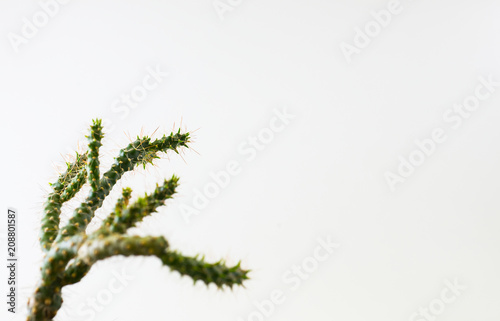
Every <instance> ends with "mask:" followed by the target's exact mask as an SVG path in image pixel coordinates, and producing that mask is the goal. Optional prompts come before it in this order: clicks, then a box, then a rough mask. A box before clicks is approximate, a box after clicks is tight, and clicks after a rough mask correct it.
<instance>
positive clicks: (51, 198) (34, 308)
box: [27, 119, 249, 321]
mask: <svg viewBox="0 0 500 321" xmlns="http://www.w3.org/2000/svg"><path fill="white" fill-rule="evenodd" d="M102 138H103V127H102V122H101V120H100V119H96V120H93V122H92V125H91V126H90V133H89V135H88V136H87V139H88V141H89V143H88V151H87V152H86V153H83V154H81V155H80V154H77V155H76V159H75V161H74V162H73V163H68V164H67V169H66V171H65V172H64V173H63V174H61V175H60V176H59V178H58V180H57V181H56V182H55V183H53V184H51V186H52V189H53V191H52V192H51V193H50V194H49V195H48V197H47V201H46V203H45V205H44V216H43V218H42V222H41V232H40V244H41V246H42V248H43V249H44V251H45V256H44V259H43V262H42V266H41V280H40V281H39V283H38V285H37V288H36V290H35V292H34V294H33V296H32V297H31V298H30V300H29V301H28V302H29V303H28V308H29V310H28V311H29V312H28V318H27V320H28V321H48V320H53V318H54V317H55V316H56V314H57V311H58V310H59V309H60V308H61V306H62V303H63V299H62V291H61V289H62V287H64V286H66V285H70V284H74V283H77V282H79V281H80V280H81V279H82V278H83V277H85V276H86V275H87V273H88V272H89V271H90V269H91V267H92V265H93V264H94V263H96V262H97V261H100V260H104V259H107V258H110V257H113V256H116V255H121V256H137V255H141V256H151V257H156V258H157V259H159V260H160V261H161V262H162V263H163V265H165V266H167V267H169V269H170V270H172V271H176V272H178V273H180V274H181V275H183V276H188V277H190V278H191V279H192V280H193V282H195V283H196V282H197V281H202V282H203V283H205V284H206V285H207V286H208V285H209V284H215V285H216V286H217V287H218V288H223V287H230V288H232V287H233V286H234V285H242V284H243V282H244V281H245V280H247V279H248V272H249V270H245V269H242V268H241V264H240V263H238V264H236V265H235V266H232V267H231V266H227V265H226V264H225V262H224V261H222V260H221V261H219V262H216V263H207V262H205V260H204V258H203V257H201V258H200V257H198V256H195V257H189V256H184V255H182V254H181V253H179V252H177V251H175V250H171V249H170V248H169V245H168V241H167V240H166V239H165V238H164V237H163V236H155V237H153V236H145V237H142V236H135V235H128V234H127V232H128V231H129V229H130V228H132V227H135V226H136V225H137V224H138V223H140V222H141V221H142V220H143V219H144V218H145V217H147V216H149V215H151V214H153V213H155V212H156V211H157V209H158V207H160V206H163V205H164V204H165V201H166V200H168V199H170V198H172V197H173V195H174V194H175V191H176V188H177V186H178V183H179V178H178V177H177V176H175V175H173V176H172V177H171V178H170V179H166V180H164V181H163V183H162V184H157V185H156V188H155V190H154V191H153V192H152V193H149V194H147V193H146V194H145V195H144V196H143V197H139V198H138V199H137V200H136V201H134V202H130V199H131V194H132V189H131V188H129V187H126V188H124V189H123V190H122V197H121V198H120V199H118V201H117V202H116V205H115V207H114V210H113V211H112V212H111V213H110V214H109V215H108V216H107V217H106V218H105V219H104V220H103V222H102V224H101V226H100V227H99V228H98V229H97V230H96V231H94V232H89V233H87V232H86V227H87V226H88V224H89V223H90V221H91V220H92V219H93V218H94V212H95V211H96V210H97V209H99V208H100V207H101V206H102V204H103V201H104V199H105V198H106V197H107V196H108V195H109V193H110V191H111V189H112V188H113V187H114V186H115V184H116V183H117V181H118V180H119V179H120V178H121V177H122V176H123V174H125V173H126V172H128V171H131V170H133V169H134V168H135V167H136V166H138V165H142V166H143V167H146V166H147V165H148V164H151V163H152V162H153V160H154V159H157V158H159V157H160V154H161V153H166V152H168V151H169V150H173V151H174V152H175V153H177V154H178V153H179V149H180V148H182V147H186V148H187V147H188V144H189V142H190V135H189V133H181V132H180V129H179V130H178V131H177V132H172V133H171V134H170V135H164V136H163V137H161V138H159V139H155V140H152V139H151V138H149V137H147V136H146V137H137V139H136V140H135V141H134V142H131V143H130V144H129V145H128V146H126V147H125V148H123V149H121V150H120V151H119V153H118V156H117V157H115V161H114V163H113V164H112V165H111V168H110V169H109V170H108V171H106V172H105V173H104V174H102V175H100V171H99V148H100V147H101V145H102V144H101V140H102ZM86 183H88V184H89V185H90V186H91V190H90V192H89V194H88V196H87V198H86V199H85V201H84V202H82V203H81V204H80V206H78V207H77V208H76V209H75V210H74V212H73V215H72V217H71V218H70V220H69V223H68V224H66V225H65V226H63V227H61V228H59V221H60V218H59V216H60V214H61V206H62V205H63V203H65V202H67V201H69V200H70V199H72V198H74V197H75V195H76V193H78V191H79V190H80V189H81V188H82V186H83V185H85V184H86Z"/></svg>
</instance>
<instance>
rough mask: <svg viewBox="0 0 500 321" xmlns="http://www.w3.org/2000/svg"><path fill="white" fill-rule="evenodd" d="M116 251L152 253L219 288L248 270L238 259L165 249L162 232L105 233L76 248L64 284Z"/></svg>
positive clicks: (237, 280) (240, 280)
mask: <svg viewBox="0 0 500 321" xmlns="http://www.w3.org/2000/svg"><path fill="white" fill-rule="evenodd" d="M115 255H124V256H132V255H141V256H155V257H157V258H159V259H160V260H161V262H162V263H163V265H166V266H168V267H169V268H170V269H171V270H174V271H177V272H179V273H180V274H181V275H183V276H189V277H191V279H193V281H194V282H196V281H202V282H204V283H205V284H206V285H209V284H210V283H213V284H215V285H216V286H217V287H218V288H222V287H223V286H229V287H233V286H234V285H241V284H242V283H243V281H244V280H246V279H248V276H247V274H248V272H249V271H248V270H244V269H242V268H241V266H240V263H238V264H236V265H235V266H232V267H228V266H226V265H225V264H224V262H223V261H219V262H216V263H206V262H205V261H204V260H203V258H201V259H200V258H198V257H189V256H184V255H182V254H180V253H178V252H176V251H170V250H168V243H167V241H166V240H165V239H164V238H163V237H161V236H160V237H152V236H147V237H141V236H123V235H119V234H112V235H111V236H108V237H103V238H96V239H89V240H87V241H86V242H85V244H84V245H82V246H81V247H80V249H79V250H78V256H77V257H76V259H75V263H74V264H72V265H71V268H70V269H67V270H66V271H67V272H71V273H72V274H73V276H71V275H68V277H67V278H65V281H64V282H65V283H66V284H71V283H72V282H73V281H74V282H77V281H78V280H80V279H81V278H83V276H84V274H83V275H81V274H82V273H86V272H88V270H89V269H90V266H91V265H92V264H94V263H95V262H97V261H99V260H103V259H106V258H109V257H112V256H115ZM78 262H80V263H78Z"/></svg>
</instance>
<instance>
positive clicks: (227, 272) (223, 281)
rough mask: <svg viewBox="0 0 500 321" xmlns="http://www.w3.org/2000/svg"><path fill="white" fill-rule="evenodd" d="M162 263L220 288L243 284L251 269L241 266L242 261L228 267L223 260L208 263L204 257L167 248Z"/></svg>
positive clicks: (161, 257)
mask: <svg viewBox="0 0 500 321" xmlns="http://www.w3.org/2000/svg"><path fill="white" fill-rule="evenodd" d="M159 258H160V260H161V261H162V263H163V264H164V265H166V266H168V267H169V268H170V269H172V270H174V271H177V272H179V273H180V274H181V275H183V276H184V275H187V276H189V277H191V278H192V279H193V281H194V282H195V283H196V281H203V283H205V284H206V285H209V284H210V283H214V284H215V285H216V286H217V287H218V288H222V287H223V286H228V287H230V288H232V287H233V286H234V285H242V283H243V281H245V280H247V279H248V276H247V275H248V273H249V272H250V270H244V269H242V268H241V264H240V263H241V262H239V263H238V264H236V265H235V266H232V267H228V266H226V265H225V264H224V262H223V261H222V260H221V261H219V262H216V263H206V262H205V261H204V259H203V258H201V259H200V258H198V257H197V256H195V257H189V256H184V255H182V254H180V253H178V252H176V251H169V250H166V251H165V252H164V253H163V254H162V255H161V256H160V257H159Z"/></svg>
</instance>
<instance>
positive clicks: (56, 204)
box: [40, 153, 87, 251]
mask: <svg viewBox="0 0 500 321" xmlns="http://www.w3.org/2000/svg"><path fill="white" fill-rule="evenodd" d="M86 161H87V154H83V155H79V154H78V153H77V154H76V160H75V162H74V163H72V164H71V163H67V169H66V171H65V172H64V173H63V174H61V175H60V176H59V178H58V179H57V181H56V182H55V183H53V184H51V186H52V189H53V191H52V193H50V194H49V196H48V197H47V201H46V202H45V205H44V216H43V218H42V224H41V231H40V245H41V246H42V248H43V249H44V250H45V251H48V250H49V249H50V247H51V244H52V242H53V241H54V239H55V238H56V235H57V232H58V229H59V221H60V218H59V216H60V214H61V207H62V205H63V203H64V202H66V201H67V200H68V199H69V198H68V196H69V195H70V194H73V195H74V194H76V192H78V191H79V190H80V188H81V185H82V184H80V182H81V177H80V176H81V172H82V170H83V169H84V168H85V164H86ZM83 180H85V179H83Z"/></svg>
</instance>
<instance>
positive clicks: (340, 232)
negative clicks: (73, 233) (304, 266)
mask: <svg viewBox="0 0 500 321" xmlns="http://www.w3.org/2000/svg"><path fill="white" fill-rule="evenodd" d="M42 3H45V1H43V2H42ZM232 3H233V5H232V7H231V8H232V9H231V10H230V11H227V12H224V13H223V14H222V18H223V19H221V15H219V14H218V12H217V10H216V9H215V8H214V5H213V3H212V1H211V0H203V1H201V0H191V1H168V0H164V1H129V0H120V1H76V0H74V1H70V2H69V3H68V4H65V5H60V6H59V9H58V12H57V13H56V14H55V15H54V16H53V17H51V18H50V19H49V20H48V22H47V23H45V24H44V25H43V26H41V27H40V28H39V30H38V32H37V33H36V34H35V35H34V36H33V37H31V38H30V39H27V40H26V41H25V43H22V44H20V45H19V46H15V45H14V46H13V44H12V41H11V39H12V37H13V36H12V34H16V35H18V36H22V29H23V27H24V26H25V24H26V21H32V19H33V17H34V15H36V14H38V13H40V12H43V11H41V10H42V9H41V7H40V3H39V2H38V1H4V2H2V4H0V104H1V106H2V109H1V110H2V115H1V119H2V124H1V131H2V132H1V134H2V137H3V140H2V141H3V143H2V158H1V162H2V166H0V168H1V169H2V177H1V178H2V184H1V195H2V198H1V203H2V211H4V212H5V211H6V208H7V207H8V206H11V207H15V208H17V209H18V211H19V213H20V214H19V215H20V219H19V228H18V229H19V235H20V239H19V249H20V253H19V258H20V261H19V264H20V268H19V270H18V278H19V282H20V290H19V291H20V292H19V298H18V301H19V302H18V303H19V305H20V306H21V308H20V310H19V313H18V314H17V315H16V316H15V317H14V316H13V315H11V314H7V313H6V309H7V306H6V304H3V303H2V304H0V307H1V308H0V310H1V313H2V314H1V316H0V319H2V320H23V319H24V318H25V315H24V313H25V310H24V306H25V304H26V300H27V297H28V295H29V294H30V292H31V291H32V290H33V287H34V284H35V282H36V281H37V279H38V278H39V270H38V269H39V265H40V262H41V259H42V253H41V250H40V248H39V245H38V228H39V221H40V217H41V209H42V204H43V201H44V197H45V196H46V195H47V193H48V191H49V190H50V189H49V185H48V183H49V182H52V181H54V180H55V179H56V178H57V168H59V166H60V165H61V164H62V163H63V162H64V158H63V157H66V155H68V154H69V153H71V152H72V151H74V150H80V151H83V150H85V144H86V143H85V138H84V135H85V133H86V130H87V128H88V125H89V124H90V122H91V119H92V118H96V117H100V118H103V119H104V120H105V121H106V122H107V124H112V125H113V130H112V131H108V133H107V136H106V139H105V141H104V143H105V145H104V146H103V148H102V151H101V154H102V157H101V164H102V167H101V170H102V171H104V170H106V169H107V167H108V166H109V164H111V162H112V157H113V156H114V155H115V154H116V152H117V151H118V149H119V148H121V147H123V146H124V145H125V144H127V143H128V142H129V138H128V136H130V137H131V138H134V137H135V136H137V135H138V134H140V133H141V128H142V130H143V132H144V133H145V134H151V133H152V132H153V131H154V130H155V129H156V128H157V127H158V126H159V127H160V128H159V129H158V130H157V132H156V134H155V135H156V136H155V137H158V136H161V135H162V134H164V133H169V131H170V130H171V128H172V127H173V126H174V123H175V128H178V127H179V125H180V123H181V122H182V128H184V129H187V130H189V131H194V130H196V129H197V131H196V132H195V134H194V135H195V140H194V141H193V143H192V145H191V146H192V147H193V148H194V149H195V150H196V151H197V152H198V153H199V154H197V153H196V152H194V151H191V150H184V151H183V159H184V160H182V159H181V158H180V157H179V156H177V155H175V154H169V155H168V157H169V159H166V158H165V159H163V160H161V161H158V162H157V163H156V167H150V168H149V169H147V170H145V171H144V170H141V169H139V170H137V171H136V173H135V174H133V175H128V176H127V177H126V178H125V181H124V182H123V184H122V186H131V187H132V188H133V189H134V194H133V195H134V196H135V197H137V196H138V195H140V194H141V193H143V192H145V191H151V190H152V188H154V184H155V183H156V182H160V181H161V180H162V178H163V177H169V176H170V175H172V174H173V173H176V174H177V175H179V176H180V177H181V187H180V189H179V193H178V194H177V196H176V198H175V199H174V200H171V201H169V202H168V206H167V207H163V208H161V210H160V212H159V213H158V214H155V215H154V217H152V218H150V219H147V220H146V221H145V222H144V224H143V225H141V227H140V229H138V230H136V231H135V232H136V233H141V234H144V235H146V234H153V235H164V236H165V237H167V238H168V239H169V241H170V244H171V247H172V248H176V249H179V250H182V251H183V252H184V253H186V254H190V255H192V254H196V253H205V254H206V255H207V260H209V261H216V260H218V259H219V258H225V259H227V260H228V262H229V263H230V264H234V263H236V262H237V261H238V260H239V259H242V261H243V266H244V267H246V268H250V269H252V270H253V271H252V273H251V280H250V281H249V282H247V283H246V289H242V288H241V289H235V290H234V291H229V290H228V291H224V292H220V291H216V290H215V289H214V288H212V287H210V288H209V289H207V288H206V287H205V286H203V285H202V284H196V286H192V282H191V281H190V280H189V279H188V278H185V277H184V278H181V277H179V275H178V274H176V273H171V272H169V270H168V269H167V268H165V267H161V265H160V263H159V261H158V260H156V259H152V258H151V259H145V260H137V259H135V260H134V259H131V260H130V259H129V260H121V259H113V260H109V261H106V262H100V263H99V264H97V265H96V266H94V268H93V269H92V272H91V275H89V276H88V277H86V278H85V279H84V280H82V282H81V283H80V284H77V285H74V286H70V287H67V288H65V289H64V290H63V293H64V298H65V302H64V305H63V309H62V310H61V311H60V315H58V317H57V318H56V320H61V321H63V320H65V321H67V320H70V321H71V320H119V321H127V320H138V319H140V320H201V319H203V320H218V321H225V320H228V321H229V320H231V321H236V320H238V318H241V319H242V320H260V317H259V316H258V314H259V313H260V312H258V311H259V310H258V309H257V308H256V306H255V304H254V302H255V301H256V302H262V301H264V300H268V299H269V298H270V296H271V293H272V292H273V291H275V290H278V291H281V292H282V293H283V296H284V297H285V301H284V302H283V303H281V304H278V305H276V306H275V307H274V308H273V309H272V311H271V312H270V313H268V316H267V317H265V320H277V321H278V320H293V321H295V320H297V321H298V320H318V321H320V320H321V321H333V320H345V321H351V320H352V321H358V320H359V321H361V320H371V321H375V320H376V321H379V320H380V321H396V320H414V321H416V320H425V319H424V318H422V317H419V316H415V315H414V314H415V313H417V314H418V313H419V308H429V305H430V304H431V305H432V304H434V305H435V306H434V309H436V308H440V309H441V308H442V310H443V311H439V315H436V314H434V315H431V317H435V319H432V320H429V321H434V320H443V321H444V320H454V321H465V320H485V321H490V320H491V321H492V320H499V318H500V305H499V302H500V291H499V288H500V272H499V271H500V259H499V249H500V219H499V217H500V215H499V214H500V205H499V202H498V198H499V196H500V183H499V181H500V144H499V138H500V132H499V131H498V128H499V127H498V119H499V117H500V110H499V108H498V106H499V103H500V87H498V86H497V87H496V88H495V89H496V90H497V91H499V92H494V93H492V94H491V96H490V97H489V98H488V99H485V100H484V101H481V102H480V106H479V108H477V110H475V111H474V112H471V113H470V114H469V115H468V118H465V119H463V122H462V123H461V124H460V126H457V128H453V127H452V125H453V123H450V122H446V121H445V120H444V119H443V115H445V113H447V110H449V109H450V108H453V105H454V104H456V103H462V102H463V101H464V99H466V98H467V97H470V96H471V95H473V94H474V91H475V88H476V87H477V86H478V85H479V84H480V81H479V79H480V78H481V77H482V78H484V79H488V77H490V78H492V79H493V80H499V81H500V36H499V30H500V23H499V20H498V16H499V14H500V3H498V2H497V1H493V0H489V1H487V0H484V1H440V2H438V3H436V1H430V0H419V1H410V0H401V2H400V3H399V8H400V13H399V14H395V15H392V16H391V18H390V20H391V21H390V22H389V23H388V25H387V26H385V27H383V28H381V30H380V32H378V34H377V35H375V36H374V37H372V38H371V40H370V43H369V44H368V45H367V46H365V47H364V48H362V49H360V52H359V53H357V54H353V55H352V56H350V58H352V59H351V62H350V63H348V59H346V56H345V55H344V54H343V52H342V50H341V44H342V43H346V44H350V45H353V43H354V38H355V36H356V30H357V29H356V28H360V29H363V28H364V27H365V26H366V24H367V23H373V21H376V20H374V17H373V16H372V15H371V14H370V13H371V12H373V11H376V12H380V10H382V9H386V8H387V6H388V4H389V1H347V0H342V1H340V0H337V1H314V0H313V1H297V0H287V1H285V0H281V1H278V0H275V1H263V0H243V1H241V2H238V1H235V0H233V1H232ZM24 18H26V19H27V20H23V19H24ZM16 49H17V50H16ZM157 66H158V68H160V69H161V70H162V71H165V72H166V71H168V72H169V75H168V77H165V78H163V81H162V82H161V83H160V84H159V85H158V87H157V88H156V89H154V90H151V91H149V92H148V95H147V98H146V99H144V100H143V101H142V102H140V103H139V104H138V106H137V107H136V108H134V109H130V110H128V112H129V113H128V115H127V116H124V112H123V110H122V111H120V112H117V110H116V109H115V110H113V109H112V105H113V104H114V102H115V100H116V99H120V96H121V95H123V94H130V93H131V91H132V90H134V88H135V87H136V86H138V85H141V83H142V80H143V78H144V77H145V76H146V75H147V74H148V71H147V68H148V67H151V68H153V69H155V68H157ZM285 109H286V110H287V111H288V113H290V114H292V115H294V118H293V119H291V120H290V122H289V123H288V124H287V125H286V126H285V127H284V129H283V130H282V131H280V132H276V133H274V137H273V139H272V140H270V141H268V143H267V144H263V148H262V150H259V151H257V152H256V157H255V158H254V159H252V160H251V161H248V158H249V155H248V154H245V153H242V152H241V150H240V148H242V147H241V146H242V144H247V145H243V146H246V147H248V146H250V145H248V139H249V137H251V136H256V135H258V134H259V133H262V131H263V130H264V131H265V128H268V127H269V123H270V121H271V120H272V119H273V117H274V115H275V114H274V111H273V110H278V111H283V110H285ZM436 128H441V129H442V130H443V131H444V133H445V135H446V137H447V138H446V140H445V141H444V142H442V143H439V144H436V146H435V148H434V150H433V152H432V153H431V154H430V155H429V156H426V157H425V160H424V161H423V163H422V164H421V165H419V166H416V168H415V169H414V172H413V173H412V174H411V175H408V177H407V178H405V179H404V182H402V183H398V184H397V185H396V186H395V189H394V190H391V188H390V186H389V184H388V182H387V179H386V176H385V175H386V174H387V173H388V172H392V173H394V174H398V166H399V165H400V161H401V158H400V156H401V157H402V158H404V159H406V160H408V157H409V155H411V153H412V152H414V151H416V150H417V151H418V147H417V145H416V144H415V140H416V139H418V140H425V139H429V138H430V137H431V133H432V132H433V130H434V129H436ZM127 135H128V136H127ZM417 153H418V152H417ZM231 160H235V161H236V162H238V164H239V165H240V168H241V171H240V172H239V174H237V175H235V176H232V178H231V181H230V183H229V185H228V186H226V187H224V188H222V189H221V190H220V192H219V194H218V195H217V196H216V197H213V198H211V199H210V202H209V204H208V205H206V206H204V207H203V209H202V210H201V211H200V213H199V215H194V216H191V217H190V219H189V222H188V221H187V220H186V217H185V216H183V215H182V211H181V209H180V208H181V204H186V205H192V202H193V197H194V195H195V191H196V190H199V191H203V189H204V188H205V187H206V186H207V184H210V183H211V182H213V179H212V178H211V176H210V173H211V172H219V171H221V170H223V169H224V168H225V167H226V165H227V164H228V163H229V162H230V161H231ZM87 190H88V189H87ZM116 191H117V189H115V190H114V192H116ZM84 196H85V191H84V192H82V193H81V194H79V195H78V199H80V200H81V199H83V198H84ZM116 197H117V195H116V193H113V195H112V196H111V197H110V199H109V202H107V203H106V206H107V208H108V209H109V208H111V207H112V203H113V201H115V200H116ZM76 204H77V201H75V202H72V203H71V204H68V205H69V206H66V207H65V211H64V213H65V216H64V218H63V219H67V217H68V215H70V213H71V206H75V205H76ZM106 213H107V212H106V211H105V210H104V211H100V212H98V215H100V216H101V217H102V216H104V215H106ZM5 225H6V219H5V218H4V219H2V222H1V224H0V227H1V231H2V232H4V231H5ZM327 236H329V237H330V238H331V239H332V240H333V241H335V242H338V244H340V247H338V249H335V251H334V252H333V253H331V254H330V256H329V257H328V259H327V260H325V261H323V262H320V263H319V265H318V266H317V268H316V269H314V271H312V272H310V273H308V275H307V279H306V280H303V281H302V282H301V284H300V286H298V288H296V289H295V290H293V289H292V288H291V286H292V283H289V282H288V283H287V282H286V281H285V280H283V278H282V276H283V275H284V273H286V271H287V270H290V269H292V267H293V266H294V265H300V264H301V263H302V262H303V261H304V260H306V261H308V262H311V260H310V259H308V257H311V256H312V255H313V254H314V250H315V248H316V247H317V246H318V244H319V243H318V241H317V238H318V237H320V238H325V237H327ZM1 246H2V248H1V253H5V252H6V251H5V235H3V238H2V245H1ZM0 256H1V257H3V256H4V254H1V255H0ZM2 260H3V259H2ZM125 264H128V270H127V273H128V275H129V276H130V275H132V276H131V278H133V280H130V281H126V283H127V284H126V286H124V287H123V289H122V290H121V291H119V293H115V294H113V295H112V298H110V300H109V302H108V301H106V300H107V299H108V296H107V295H108V294H109V292H108V291H109V290H108V287H109V282H110V280H112V279H113V278H116V276H115V275H116V273H122V272H123V271H122V267H123V266H124V265H125ZM1 265H2V266H3V265H4V264H3V263H2V264H1ZM0 277H1V279H0V284H1V286H0V289H1V293H2V297H3V299H1V300H0V302H4V300H5V299H6V297H5V296H4V294H3V293H6V290H7V286H6V277H7V276H6V269H5V268H3V269H2V270H1V272H0ZM455 279H457V280H458V282H459V283H460V284H461V285H463V286H465V287H466V289H464V290H463V291H461V292H460V294H459V295H457V296H456V297H455V300H454V301H453V302H450V303H443V302H442V299H441V293H442V292H443V291H444V289H446V285H445V284H446V282H447V281H446V280H449V281H451V282H453V281H454V280H455ZM103 298H104V299H105V302H104V303H103V302H102V300H103ZM92 299H96V300H97V302H98V303H99V301H101V302H100V307H101V308H99V309H95V308H92V307H90V305H89V303H88V302H90V301H89V300H92ZM440 300H441V301H440ZM98 310H102V311H98ZM83 312H84V313H83ZM252 313H253V315H252ZM249 315H251V317H250V318H249ZM259 315H260V314H259ZM412 315H414V317H412Z"/></svg>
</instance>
